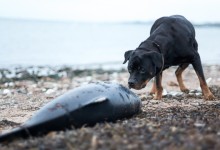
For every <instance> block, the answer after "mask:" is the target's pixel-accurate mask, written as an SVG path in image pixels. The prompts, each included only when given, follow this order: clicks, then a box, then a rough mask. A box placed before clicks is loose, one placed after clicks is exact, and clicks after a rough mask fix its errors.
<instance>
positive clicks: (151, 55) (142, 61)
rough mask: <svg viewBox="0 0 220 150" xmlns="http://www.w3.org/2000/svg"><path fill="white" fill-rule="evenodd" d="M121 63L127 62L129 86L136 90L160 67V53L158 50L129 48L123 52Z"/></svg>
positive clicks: (154, 74) (145, 83) (143, 85)
mask: <svg viewBox="0 0 220 150" xmlns="http://www.w3.org/2000/svg"><path fill="white" fill-rule="evenodd" d="M124 57H125V60H124V62H123V64H125V63H126V62H127V61H129V62H128V72H129V73H130V77H129V79H128V85H129V88H134V89H136V90H139V89H142V88H144V87H145V86H146V85H147V83H148V82H149V81H150V80H151V79H152V78H153V77H154V76H156V75H157V74H158V73H159V72H160V71H161V69H162V66H163V60H162V55H161V54H160V53H158V52H146V51H144V50H130V51H127V52H125V54H124Z"/></svg>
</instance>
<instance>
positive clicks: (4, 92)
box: [2, 89, 11, 95]
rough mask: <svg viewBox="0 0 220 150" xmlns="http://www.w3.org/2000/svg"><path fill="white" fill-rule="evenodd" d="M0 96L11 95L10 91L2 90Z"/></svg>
mask: <svg viewBox="0 0 220 150" xmlns="http://www.w3.org/2000/svg"><path fill="white" fill-rule="evenodd" d="M2 94H4V95H11V91H10V90H9V89H4V90H3V92H2Z"/></svg>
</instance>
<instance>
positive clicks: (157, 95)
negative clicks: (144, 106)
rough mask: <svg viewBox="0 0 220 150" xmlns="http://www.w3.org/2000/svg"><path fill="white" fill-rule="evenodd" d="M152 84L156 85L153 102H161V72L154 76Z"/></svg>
mask: <svg viewBox="0 0 220 150" xmlns="http://www.w3.org/2000/svg"><path fill="white" fill-rule="evenodd" d="M154 82H155V83H154V84H155V85H156V91H155V96H154V99H155V100H161V99H162V93H163V87H162V72H161V73H159V74H158V75H156V77H155V80H154Z"/></svg>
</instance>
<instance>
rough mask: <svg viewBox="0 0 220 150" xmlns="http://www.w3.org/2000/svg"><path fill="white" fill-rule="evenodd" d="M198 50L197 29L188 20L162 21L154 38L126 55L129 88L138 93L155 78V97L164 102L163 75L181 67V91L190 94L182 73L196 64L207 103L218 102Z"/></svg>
mask: <svg viewBox="0 0 220 150" xmlns="http://www.w3.org/2000/svg"><path fill="white" fill-rule="evenodd" d="M197 50H198V44H197V42H196V39H195V29H194V27H193V25H192V24H191V23H190V22H189V21H188V20H187V19H186V18H185V17H183V16H180V15H174V16H170V17H162V18H159V19H158V20H156V21H155V23H154V24H153V26H152V28H151V31H150V37H148V38H147V40H145V41H144V42H142V43H141V44H140V45H139V46H138V48H136V49H135V50H130V51H127V52H125V55H124V56H125V61H124V63H126V62H127V61H128V60H129V63H128V71H129V73H130V77H129V80H128V84H129V87H130V88H134V89H137V90H138V89H141V88H144V87H145V86H146V84H147V83H148V82H149V81H150V80H151V79H152V78H153V77H155V80H154V84H153V87H152V90H151V93H155V97H154V99H161V98H162V92H163V87H162V85H161V80H162V72H163V70H165V69H167V68H168V67H170V66H176V65H178V66H179V67H178V68H177V70H176V72H175V73H176V77H177V81H178V83H179V86H180V90H181V91H183V92H188V91H189V90H188V89H187V88H186V87H185V85H184V83H183V80H182V72H183V71H184V70H185V69H186V68H187V67H188V65H189V64H192V65H193V68H194V70H195V71H196V74H197V76H198V78H199V81H200V86H201V89H202V92H203V95H204V97H205V99H206V100H211V99H214V96H213V94H212V93H211V92H210V90H209V88H208V86H207V83H206V81H205V77H204V74H203V69H202V65H201V60H200V56H199V53H198V51H197Z"/></svg>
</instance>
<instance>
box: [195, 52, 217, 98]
mask: <svg viewBox="0 0 220 150" xmlns="http://www.w3.org/2000/svg"><path fill="white" fill-rule="evenodd" d="M192 65H193V68H194V70H195V72H196V74H197V76H198V78H199V82H200V87H201V89H202V92H203V95H204V98H205V99H206V100H213V99H215V97H214V95H213V94H212V93H211V91H210V90H209V87H208V85H207V83H206V80H205V76H204V73H203V69H202V64H201V60H200V56H199V54H198V53H197V57H196V58H195V60H194V61H193V63H192Z"/></svg>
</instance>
